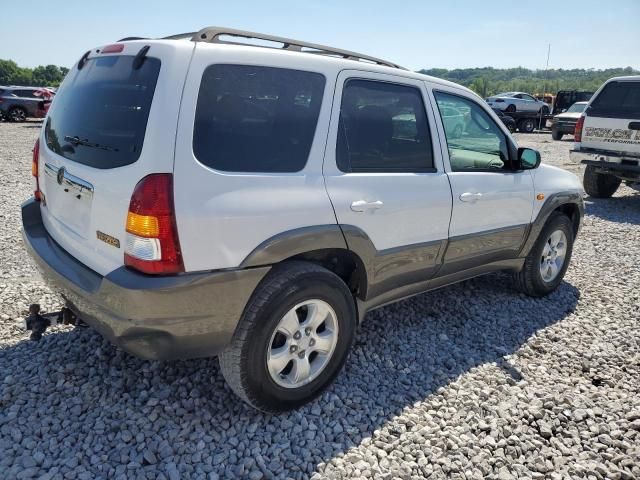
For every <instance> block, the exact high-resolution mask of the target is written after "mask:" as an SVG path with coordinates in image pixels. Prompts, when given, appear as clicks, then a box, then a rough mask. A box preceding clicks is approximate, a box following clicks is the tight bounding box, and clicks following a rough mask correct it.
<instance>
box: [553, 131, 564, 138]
mask: <svg viewBox="0 0 640 480" xmlns="http://www.w3.org/2000/svg"><path fill="white" fill-rule="evenodd" d="M551 138H553V139H554V140H562V133H560V132H559V131H558V130H551Z"/></svg>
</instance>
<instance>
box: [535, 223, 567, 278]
mask: <svg viewBox="0 0 640 480" xmlns="http://www.w3.org/2000/svg"><path fill="white" fill-rule="evenodd" d="M566 255H567V236H566V235H565V233H564V232H563V231H562V230H556V231H554V232H553V233H552V234H551V235H550V236H549V238H548V239H547V242H546V243H545V245H544V248H543V249H542V257H541V258H540V275H541V276H542V280H543V281H545V282H546V283H550V282H552V281H553V280H555V278H556V277H557V276H558V274H559V273H560V270H562V266H563V265H564V260H565V257H566Z"/></svg>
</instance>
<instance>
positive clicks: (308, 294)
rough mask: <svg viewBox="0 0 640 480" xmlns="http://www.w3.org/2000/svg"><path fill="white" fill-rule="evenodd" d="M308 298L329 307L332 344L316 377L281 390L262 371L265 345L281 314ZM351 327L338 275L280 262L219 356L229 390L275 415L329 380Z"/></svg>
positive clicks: (349, 303) (347, 296)
mask: <svg viewBox="0 0 640 480" xmlns="http://www.w3.org/2000/svg"><path fill="white" fill-rule="evenodd" d="M310 299H320V300H323V301H324V302H326V303H328V304H329V305H330V306H331V307H332V308H333V310H334V312H335V313H336V317H337V322H338V332H339V334H338V338H337V344H336V346H335V349H334V350H333V354H332V355H331V356H330V357H329V360H328V363H327V364H326V366H325V367H324V369H323V370H322V372H321V373H320V374H319V376H318V377H316V378H315V379H314V380H312V381H311V382H310V383H308V384H306V385H303V386H301V387H296V388H285V387H283V386H280V385H278V384H277V383H276V382H275V381H274V379H273V378H272V377H271V374H270V373H269V371H268V368H267V354H268V349H269V347H270V342H271V340H272V336H273V334H274V332H275V331H276V327H277V325H278V323H279V322H280V320H281V319H282V318H283V317H284V315H285V314H286V313H287V312H288V311H289V310H291V309H292V308H293V307H294V306H296V305H298V304H299V303H301V302H304V301H306V300H310ZM356 325H357V315H356V308H355V302H354V299H353V296H352V295H351V292H350V291H349V289H348V288H347V286H346V284H345V283H344V282H343V281H342V279H340V277H338V276H337V275H335V274H334V273H332V272H330V271H329V270H327V269H325V268H322V267H320V266H318V265H315V264H312V263H307V262H285V263H283V264H281V265H277V266H275V267H274V268H273V269H272V270H271V272H269V274H268V275H267V277H265V278H264V279H263V281H262V282H261V283H260V285H258V287H257V288H256V290H255V292H254V293H253V295H252V297H251V299H250V300H249V302H248V304H247V306H246V307H245V310H244V313H243V315H242V318H241V320H240V323H239V324H238V327H237V329H236V332H235V334H234V336H233V339H232V340H231V343H230V344H229V346H228V347H227V348H226V349H225V350H224V351H223V352H222V353H221V354H220V356H219V362H220V368H221V370H222V374H223V375H224V378H225V380H226V381H227V384H228V385H229V386H230V387H231V389H232V390H233V391H234V392H235V393H236V394H237V395H238V396H239V397H240V398H242V399H243V400H244V401H245V402H246V403H248V404H249V405H251V406H252V407H254V408H256V409H258V410H262V411H263V412H267V413H278V412H283V411H287V410H291V409H294V408H297V407H299V406H301V405H304V404H305V403H307V402H309V401H311V400H313V399H314V398H315V397H317V396H318V395H320V394H321V393H322V392H323V391H324V390H325V389H326V388H327V387H328V386H329V385H330V384H331V383H332V382H333V380H334V378H335V377H336V375H337V374H338V373H339V371H340V369H341V368H342V365H343V364H344V362H345V360H346V358H347V356H348V353H349V350H350V349H351V345H352V343H353V338H354V336H355V331H356Z"/></svg>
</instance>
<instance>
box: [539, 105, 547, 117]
mask: <svg viewBox="0 0 640 480" xmlns="http://www.w3.org/2000/svg"><path fill="white" fill-rule="evenodd" d="M540 113H542V115H549V107H547V106H546V105H543V106H542V107H541V108H540Z"/></svg>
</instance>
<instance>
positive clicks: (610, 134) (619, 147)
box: [571, 75, 640, 198]
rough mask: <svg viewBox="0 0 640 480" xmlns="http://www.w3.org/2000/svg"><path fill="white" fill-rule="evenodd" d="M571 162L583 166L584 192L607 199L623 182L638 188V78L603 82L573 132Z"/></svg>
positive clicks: (639, 132) (639, 97)
mask: <svg viewBox="0 0 640 480" xmlns="http://www.w3.org/2000/svg"><path fill="white" fill-rule="evenodd" d="M575 142H576V143H575V148H574V150H572V151H571V158H572V159H573V160H576V161H579V162H581V163H582V164H584V165H586V169H585V173H584V182H583V183H584V189H585V191H586V192H587V193H588V194H589V195H591V196H592V197H596V198H607V197H611V196H612V195H613V194H614V193H615V192H616V190H617V189H618V187H619V186H620V184H621V183H622V182H623V181H624V182H626V183H627V184H628V185H629V186H632V187H635V188H639V186H640V75H635V76H628V77H615V78H611V79H609V80H607V81H606V82H605V83H604V85H602V87H600V88H599V89H598V91H597V92H596V93H595V94H594V96H593V97H592V98H591V100H590V102H589V105H587V108H586V109H585V111H584V113H583V114H582V116H581V117H580V119H579V120H578V123H577V124H576V129H575Z"/></svg>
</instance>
